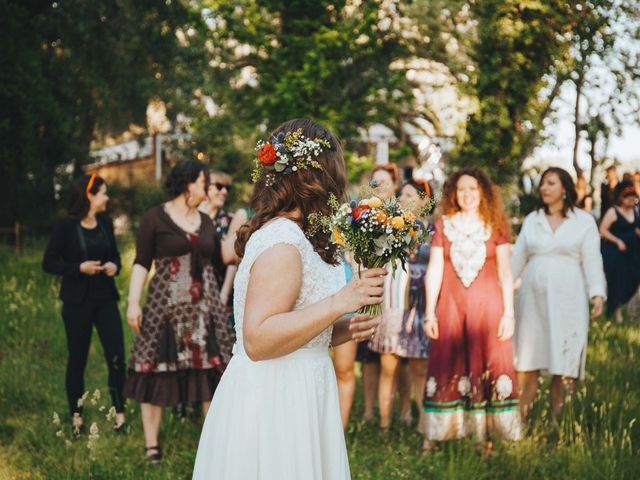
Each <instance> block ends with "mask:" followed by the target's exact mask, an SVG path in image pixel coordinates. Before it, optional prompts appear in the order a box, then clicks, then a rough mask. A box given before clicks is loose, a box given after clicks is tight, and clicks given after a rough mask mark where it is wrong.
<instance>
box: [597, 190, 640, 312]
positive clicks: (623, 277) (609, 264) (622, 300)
mask: <svg viewBox="0 0 640 480" xmlns="http://www.w3.org/2000/svg"><path fill="white" fill-rule="evenodd" d="M614 198H615V204H614V206H613V207H611V208H609V210H607V211H606V212H605V214H604V217H602V221H601V222H600V236H601V237H602V239H603V240H604V242H603V244H602V258H603V261H604V273H605V276H606V278H607V316H610V317H611V316H615V319H616V322H618V323H620V322H622V307H623V306H624V305H626V304H627V303H629V301H630V300H631V298H633V296H634V295H635V293H636V292H637V290H638V285H640V238H638V237H639V236H640V216H639V215H638V209H637V205H638V193H637V192H636V189H635V186H634V184H633V182H630V181H622V182H620V183H619V184H618V185H617V186H616V188H615V190H614Z"/></svg>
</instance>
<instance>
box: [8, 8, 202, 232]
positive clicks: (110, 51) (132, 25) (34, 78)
mask: <svg viewBox="0 0 640 480" xmlns="http://www.w3.org/2000/svg"><path fill="white" fill-rule="evenodd" d="M0 18H1V19H2V20H0V32H1V33H0V36H1V37H0V41H1V46H0V48H1V49H2V51H3V65H2V69H0V87H1V88H0V102H1V103H2V106H3V108H2V114H1V117H0V140H1V142H0V143H1V146H0V149H1V151H0V155H1V157H2V164H1V166H0V169H1V170H0V201H2V203H3V205H4V206H5V208H3V209H2V210H1V211H0V212H1V213H0V225H7V224H11V223H13V222H14V221H22V222H27V223H31V224H32V225H34V226H37V225H40V224H41V223H42V222H43V221H45V220H46V219H47V217H48V216H49V215H50V214H51V213H52V211H53V209H54V207H55V203H54V202H52V199H53V198H54V181H53V179H54V177H56V176H59V174H60V173H61V172H60V169H61V168H62V167H63V166H64V165H68V164H71V165H73V166H75V167H76V168H75V172H76V174H77V173H78V172H79V171H80V168H78V167H79V166H81V165H82V164H84V163H85V162H86V161H87V160H88V153H89V147H90V144H91V142H92V141H93V140H94V139H95V138H97V137H99V136H100V135H106V134H110V133H121V132H122V131H123V130H126V129H127V128H128V127H129V125H130V124H131V123H137V124H142V125H144V118H145V110H146V105H147V102H148V100H149V99H150V98H152V97H154V96H158V95H159V96H163V97H169V98H174V97H175V96H176V95H175V93H176V84H181V85H183V86H184V85H185V84H187V83H188V82H187V80H186V77H187V73H188V72H185V71H184V70H185V67H186V66H188V63H187V61H188V56H189V55H190V52H188V51H187V49H185V48H183V47H182V45H181V44H180V43H179V41H178V39H177V37H176V31H177V30H178V29H180V28H184V27H185V26H188V25H191V24H194V22H197V21H198V17H197V16H194V15H193V12H191V10H190V9H189V6H188V5H187V4H183V3H182V2H180V1H173V2H171V1H167V2H155V1H152V0H142V1H140V0H136V1H134V0H109V1H103V2H85V1H81V0H68V1H64V2H38V1H31V2H18V1H12V0H2V1H0ZM185 30H186V28H185Z"/></svg>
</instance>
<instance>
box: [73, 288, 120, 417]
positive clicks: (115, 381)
mask: <svg viewBox="0 0 640 480" xmlns="http://www.w3.org/2000/svg"><path fill="white" fill-rule="evenodd" d="M62 318H63V320H64V327H65V331H66V334H67V349H68V352H69V358H68V361H67V374H66V388H67V400H68V402H69V411H70V413H71V415H72V416H73V414H74V413H82V407H79V406H78V399H79V398H81V397H82V395H83V394H84V369H85V367H86V366H87V358H88V356H89V347H90V345H91V335H92V333H93V326H94V325H95V327H96V330H97V331H98V337H99V338H100V343H102V349H103V351H104V357H105V360H106V361H107V368H108V370H109V393H110V395H111V402H112V404H113V406H114V407H115V408H116V412H118V413H121V412H124V397H123V395H122V387H123V386H124V379H125V372H126V371H125V364H124V336H123V332H122V319H121V318H120V311H119V310H118V303H117V302H116V301H115V300H84V301H83V302H82V303H80V304H70V303H68V302H65V303H63V306H62Z"/></svg>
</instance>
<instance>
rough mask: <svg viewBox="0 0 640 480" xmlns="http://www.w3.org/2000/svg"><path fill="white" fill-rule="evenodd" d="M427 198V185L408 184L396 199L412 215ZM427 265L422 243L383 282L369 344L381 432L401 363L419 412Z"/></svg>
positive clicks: (425, 351)
mask: <svg viewBox="0 0 640 480" xmlns="http://www.w3.org/2000/svg"><path fill="white" fill-rule="evenodd" d="M430 196H431V189H430V188H429V185H428V184H427V183H426V182H417V181H415V180H410V181H407V182H405V183H404V184H403V185H402V187H401V189H400V197H399V198H400V204H401V205H402V207H404V208H405V209H407V211H411V210H412V209H419V208H421V207H424V206H426V204H427V202H428V201H429V198H430ZM421 220H422V221H423V223H425V225H427V224H428V221H427V220H426V219H424V218H423V219H421ZM428 261H429V244H426V243H425V244H423V245H421V246H420V247H419V248H418V249H417V250H416V252H415V253H414V254H413V255H412V256H411V258H410V259H409V263H408V265H407V270H406V271H404V270H403V269H402V268H401V267H400V266H399V267H398V269H397V270H396V273H395V276H392V275H388V276H387V277H386V278H385V296H384V303H383V313H382V318H381V320H380V324H379V326H378V329H377V330H376V333H375V335H374V336H373V337H372V339H371V340H370V342H369V348H370V349H371V350H372V351H374V352H377V353H378V354H380V366H381V371H380V382H379V387H378V405H379V408H380V429H381V430H382V431H386V430H388V428H389V426H390V424H391V417H392V412H393V399H394V392H395V384H396V377H397V371H398V366H399V365H400V362H401V360H405V362H407V363H408V365H409V369H410V373H411V378H410V385H411V387H412V390H413V393H414V395H415V399H416V402H417V404H418V411H420V410H421V407H422V396H423V393H424V382H425V381H426V376H427V356H428V350H429V338H428V337H427V335H426V333H425V331H424V315H425V308H426V293H425V274H426V270H427V263H428ZM405 421H406V417H405Z"/></svg>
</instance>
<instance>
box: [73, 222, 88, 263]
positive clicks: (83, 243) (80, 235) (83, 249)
mask: <svg viewBox="0 0 640 480" xmlns="http://www.w3.org/2000/svg"><path fill="white" fill-rule="evenodd" d="M76 231H77V232H78V241H79V242H80V251H81V252H82V258H84V260H85V261H86V260H89V255H88V254H87V242H86V241H85V239H84V233H83V232H82V225H80V222H78V224H77V225H76Z"/></svg>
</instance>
